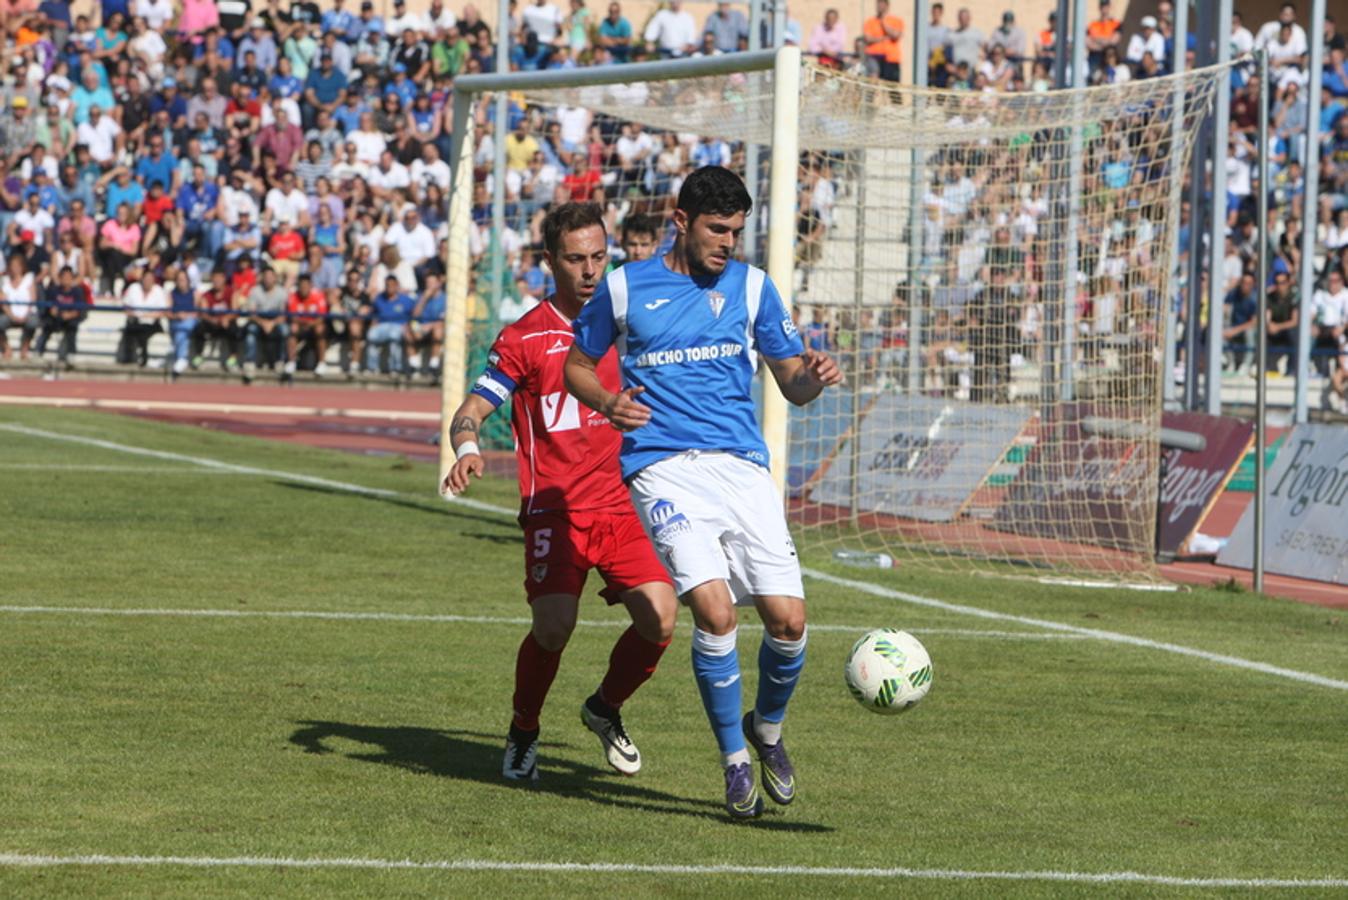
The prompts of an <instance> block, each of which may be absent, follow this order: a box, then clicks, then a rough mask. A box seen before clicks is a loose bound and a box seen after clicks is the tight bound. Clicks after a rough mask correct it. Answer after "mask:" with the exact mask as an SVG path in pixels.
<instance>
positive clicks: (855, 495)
mask: <svg viewBox="0 0 1348 900" xmlns="http://www.w3.org/2000/svg"><path fill="white" fill-rule="evenodd" d="M880 152H884V151H880ZM856 161H857V163H856V169H855V177H854V179H853V184H855V185H856V201H857V211H856V216H857V218H856V229H857V233H856V237H855V238H854V240H853V249H852V253H853V257H852V258H853V263H852V266H853V272H852V295H853V298H852V299H853V315H855V316H856V321H855V322H854V323H853V324H854V325H855V326H856V331H855V333H854V334H853V335H852V340H853V341H854V342H855V343H854V344H853V350H854V351H855V352H856V354H857V357H856V358H857V359H858V360H860V359H861V308H862V296H863V295H864V294H865V291H866V274H865V273H866V151H865V150H857V151H856ZM848 381H849V382H850V385H851V388H852V391H851V395H852V396H851V399H852V453H851V460H850V461H851V466H852V469H851V479H850V480H851V491H850V492H849V496H848V505H849V506H850V508H851V510H852V527H853V528H856V527H859V525H860V517H861V491H860V490H859V487H858V485H859V484H860V482H861V477H860V476H861V373H860V371H853V372H849V373H848Z"/></svg>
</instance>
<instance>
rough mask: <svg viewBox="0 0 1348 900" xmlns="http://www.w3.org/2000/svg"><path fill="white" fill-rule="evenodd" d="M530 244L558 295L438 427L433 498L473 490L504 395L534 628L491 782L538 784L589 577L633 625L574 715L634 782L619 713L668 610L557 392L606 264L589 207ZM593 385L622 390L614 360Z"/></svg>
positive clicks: (600, 457) (664, 586)
mask: <svg viewBox="0 0 1348 900" xmlns="http://www.w3.org/2000/svg"><path fill="white" fill-rule="evenodd" d="M543 243H544V259H546V260H547V262H548V265H549V266H550V267H551V269H552V274H553V278H554V279H555V280H556V282H557V292H556V293H555V294H553V295H552V296H551V297H548V298H547V299H545V300H544V301H543V302H542V303H540V304H538V305H537V306H536V307H534V308H533V309H531V310H530V311H529V312H527V313H526V314H525V315H524V316H523V317H522V318H521V319H520V320H519V321H518V322H515V323H514V324H513V325H508V326H506V327H505V328H504V329H502V331H501V333H500V335H499V336H498V337H497V338H496V343H495V344H493V345H492V350H491V354H490V355H489V357H488V366H487V368H486V371H485V372H483V374H482V377H481V378H479V379H478V380H477V383H476V384H475V385H474V387H473V390H472V393H470V394H469V395H468V397H467V398H466V399H465V400H464V401H463V403H462V404H461V405H460V406H459V408H458V409H457V410H456V411H455V412H454V415H453V417H452V419H451V420H450V432H449V439H450V442H451V443H452V444H453V447H454V453H455V456H456V457H457V458H458V461H457V462H456V463H455V464H454V467H453V468H452V469H451V470H450V472H449V475H447V476H446V478H445V484H444V487H445V488H447V489H448V490H450V491H452V492H453V493H455V494H460V493H463V491H464V490H466V489H467V487H468V483H469V477H470V476H474V477H478V478H480V477H482V470H483V461H482V455H481V453H480V452H479V449H478V446H477V435H478V430H479V428H480V427H481V424H482V421H483V420H484V419H485V418H487V416H489V415H491V414H492V413H493V412H494V411H495V410H496V408H497V407H498V406H500V405H501V404H502V403H503V402H505V400H506V398H508V397H510V396H512V395H513V396H514V403H513V404H512V406H511V421H510V424H511V428H512V429H513V431H514V433H515V444H516V451H515V454H516V458H517V461H518V465H519V481H520V524H521V526H523V528H524V589H525V593H526V595H527V596H528V599H529V604H530V607H531V609H532V612H533V627H532V628H531V629H530V631H529V634H528V635H526V636H525V638H524V642H523V643H522V644H521V645H520V649H519V655H518V657H517V658H516V662H515V696H514V708H515V714H514V719H513V721H512V722H511V725H510V733H509V737H508V738H507V740H506V751H505V761H504V763H503V765H502V774H503V775H504V776H505V777H506V778H509V779H530V780H532V779H537V778H538V769H537V765H536V757H537V748H538V728H539V722H538V717H539V713H540V711H541V710H542V708H543V701H544V700H545V698H546V697H547V694H548V689H549V688H550V687H551V686H552V681H553V678H554V677H555V676H556V674H557V665H558V663H559V662H560V661H561V655H562V650H563V649H564V648H565V647H566V643H567V640H568V639H570V637H571V632H572V630H573V629H574V628H575V626H576V615H577V611H578V609H579V604H580V594H581V591H582V589H583V588H584V586H585V578H586V575H587V574H588V573H589V571H590V570H591V569H598V570H599V574H600V575H601V576H602V577H603V579H604V583H605V587H604V590H603V591H601V594H602V595H603V597H604V599H605V600H607V601H608V602H609V603H610V604H615V603H622V604H623V605H624V606H626V607H627V611H628V613H629V614H630V615H631V617H632V625H631V627H629V628H628V629H627V630H626V631H625V632H623V635H622V637H620V638H618V642H617V643H616V644H615V645H614V647H613V652H612V653H611V654H610V656H609V666H608V671H607V673H606V674H605V675H604V679H603V681H602V682H601V683H600V685H599V689H598V690H597V691H595V692H594V693H593V694H592V695H591V696H590V697H589V699H587V700H586V701H585V703H584V704H583V705H582V706H581V710H580V715H581V720H582V721H583V722H584V723H585V725H586V726H587V727H588V728H589V729H590V730H591V731H593V732H594V733H595V734H596V735H598V737H599V742H600V744H601V745H602V746H603V748H604V754H605V756H606V758H607V759H608V762H609V765H611V766H613V768H615V769H617V770H618V771H619V772H622V773H623V774H625V775H634V774H636V772H637V770H639V769H640V768H641V754H640V753H639V752H638V751H637V748H636V745H635V744H633V743H632V740H631V738H629V737H628V735H627V731H626V729H625V728H624V726H623V721H622V715H621V713H620V708H621V707H622V704H623V702H624V701H626V700H627V698H628V697H630V696H631V695H632V694H633V693H634V692H635V691H636V689H637V688H638V687H640V686H641V685H642V684H643V683H644V682H645V681H646V680H647V679H648V678H650V676H651V674H652V673H653V672H654V671H655V667H656V664H657V663H658V662H659V660H660V656H661V655H662V654H663V653H664V652H665V648H666V647H667V646H669V640H670V636H671V634H672V633H673V630H674V619H675V616H676V614H677V610H678V601H677V599H676V598H675V596H674V587H673V584H672V583H671V582H670V580H669V575H668V574H667V573H666V572H665V569H664V566H663V565H662V564H661V562H660V560H659V558H658V557H657V556H656V555H655V551H654V549H653V548H652V547H651V544H650V541H649V540H648V539H647V537H646V533H645V531H644V530H643V529H642V526H641V522H640V520H639V519H637V516H636V512H635V510H633V509H632V501H631V499H630V498H629V496H628V493H627V488H626V487H625V486H624V485H623V483H622V476H621V474H620V471H619V468H618V448H619V446H620V445H621V443H622V435H621V434H620V433H619V432H618V431H617V430H615V429H614V428H613V427H612V426H610V425H609V423H608V420H607V419H605V418H604V417H603V416H602V415H600V414H599V413H596V412H592V411H590V410H589V409H586V408H585V407H583V406H581V405H580V404H579V403H577V402H576V399H575V398H574V397H572V396H571V395H570V394H568V393H567V392H566V386H565V385H564V384H563V374H562V367H563V364H564V363H565V362H566V356H567V352H568V351H569V350H570V349H571V338H572V336H571V321H572V319H574V318H575V317H576V315H577V314H578V313H579V312H580V309H581V307H582V306H583V305H584V304H585V302H586V301H587V300H589V299H590V296H591V295H592V294H593V293H594V289H595V288H596V287H597V286H598V284H599V280H600V279H601V278H602V277H603V276H604V269H605V265H606V263H607V261H608V235H607V233H606V232H605V229H604V219H603V211H602V210H601V209H600V208H599V207H598V206H597V205H595V204H591V203H567V204H563V205H562V206H559V207H557V208H556V209H554V210H552V211H551V212H549V213H548V216H547V218H546V219H544V221H543ZM598 373H599V377H600V379H601V380H602V381H603V382H604V383H605V384H606V385H608V387H609V390H611V391H613V392H615V393H617V392H618V391H619V390H621V384H620V382H619V375H618V359H617V355H616V353H615V352H610V353H609V354H608V355H607V356H606V357H605V358H604V359H602V360H600V362H599V365H598Z"/></svg>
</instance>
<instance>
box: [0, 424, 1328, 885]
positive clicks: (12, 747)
mask: <svg viewBox="0 0 1348 900" xmlns="http://www.w3.org/2000/svg"><path fill="white" fill-rule="evenodd" d="M89 441H94V442H98V441H102V442H113V443H115V444H116V445H118V446H117V447H112V446H108V445H107V444H106V443H104V444H102V445H100V444H97V443H89ZM133 451H135V452H133ZM434 477H435V476H434V473H433V471H432V470H431V469H430V467H427V466H422V465H413V464H409V463H407V462H405V461H402V460H393V459H387V458H384V459H379V458H366V457H359V456H354V455H341V454H336V453H331V452H324V451H316V450H311V449H305V448H300V447H295V446H291V445H281V444H275V443H264V442H261V441H257V440H253V439H248V438H242V437H236V436H231V435H223V434H218V433H208V432H202V431H198V430H194V429H190V428H185V427H179V426H167V425H161V424H154V423H148V422H142V421H139V420H136V419H131V418H119V417H113V416H105V415H100V414H94V413H73V412H72V413H67V412H52V411H45V410H4V411H2V412H0V485H3V490H0V521H2V522H3V528H0V658H2V659H3V660H4V665H3V673H4V674H3V680H0V896H15V897H17V896H33V895H70V894H95V895H99V896H138V897H139V896H158V895H164V896H183V895H193V896H235V895H238V896H257V895H276V894H281V895H288V896H294V895H300V896H315V897H318V896H331V895H349V896H371V895H384V894H407V895H453V896H470V895H486V894H488V893H495V894H498V895H503V894H505V892H514V891H528V892H531V893H535V894H540V895H544V896H553V895H581V894H594V893H596V892H599V891H604V892H606V893H609V894H612V895H618V894H632V895H637V896H645V895H662V896H703V895H730V894H735V895H747V896H783V895H785V896H796V895H813V894H829V895H834V896H848V895H860V894H863V893H866V894H871V893H874V892H877V891H884V892H886V893H890V892H893V891H900V892H906V893H915V894H920V895H947V894H949V895H980V896H996V897H1002V896H1011V895H1016V896H1019V895H1031V896H1038V895H1051V896H1063V895H1078V894H1104V895H1109V896H1119V895H1124V896H1155V895H1158V894H1171V893H1175V894H1178V893H1187V892H1192V891H1195V890H1203V889H1207V890H1208V891H1211V890H1213V889H1219V890H1220V889H1222V888H1223V887H1225V888H1227V889H1231V888H1239V887H1244V888H1247V889H1250V890H1254V891H1260V892H1262V891H1269V890H1273V889H1275V888H1279V887H1282V888H1295V887H1298V885H1295V884H1285V883H1284V882H1307V881H1313V882H1317V883H1314V884H1302V885H1299V887H1301V889H1303V890H1309V891H1312V892H1315V893H1320V894H1330V893H1335V892H1339V893H1342V892H1345V891H1348V622H1344V621H1342V620H1341V619H1340V618H1339V617H1338V616H1337V614H1334V613H1330V612H1327V611H1325V610H1323V609H1319V608H1315V607H1308V606H1302V605H1298V604H1293V603H1287V602H1280V601H1275V600H1269V599H1265V598H1259V597H1255V596H1252V595H1249V594H1240V593H1228V592H1221V591H1209V592H1204V591H1195V592H1192V593H1183V594H1146V593H1136V592H1128V591H1102V590H1081V589H1077V590H1073V589H1066V588H1048V587H1043V586H1038V585H1030V584H1025V583H1017V582H1002V581H993V580H988V579H969V578H961V577H957V576H955V575H918V574H913V573H909V572H905V571H903V570H897V571H889V572H876V573H874V574H871V573H870V572H869V571H867V572H859V571H858V570H855V569H842V568H835V567H834V565H833V563H832V562H831V560H829V559H827V558H826V557H822V556H818V557H816V556H811V555H810V554H808V553H807V554H806V555H805V559H804V562H805V563H806V565H807V566H808V567H809V571H811V572H815V573H818V576H826V577H833V578H838V577H841V578H843V579H857V578H864V579H865V580H866V581H868V582H871V583H872V584H873V585H878V586H879V588H878V590H880V591H881V592H883V591H889V594H888V595H879V594H877V593H873V592H870V593H868V592H866V591H863V590H860V589H858V588H857V587H855V586H847V585H844V584H840V583H837V582H836V581H830V580H824V578H822V577H817V576H811V577H808V578H807V581H806V588H807V591H808V592H809V594H810V596H809V602H810V610H811V621H812V629H813V630H812V632H811V642H810V649H809V653H810V663H809V665H808V666H807V669H806V675H805V678H804V679H803V682H802V685H801V688H800V690H799V692H798V693H797V695H796V699H795V701H793V705H792V710H791V716H790V718H789V720H788V726H787V732H786V733H787V736H788V739H789V742H790V746H791V748H792V751H793V755H794V757H795V760H796V763H797V767H798V770H799V773H800V774H799V779H800V798H799V799H798V801H797V803H796V804H795V805H793V806H792V807H790V808H789V809H786V810H780V809H769V812H768V815H767V816H766V817H765V818H763V819H762V820H759V821H757V822H755V823H751V824H732V823H729V822H727V821H726V820H725V819H724V817H723V815H722V813H721V811H720V799H721V798H720V794H721V789H722V784H721V776H720V771H719V768H718V766H717V756H716V752H715V746H714V743H713V741H712V739H711V736H710V733H709V731H708V729H707V726H706V722H705V719H704V716H703V713H702V709H701V706H700V704H699V702H698V700H697V696H696V689H695V687H694V684H693V680H692V675H691V673H690V666H689V662H688V643H687V641H688V635H689V628H688V623H687V618H686V614H685V617H684V618H683V619H682V620H681V622H680V627H679V630H678V632H677V633H676V636H675V645H674V647H673V648H672V650H671V652H670V653H669V654H668V655H667V657H666V660H665V663H664V664H663V666H662V668H661V670H660V672H658V673H657V675H656V677H655V678H654V679H653V680H652V681H651V682H650V683H649V684H648V685H647V686H646V687H644V688H643V689H642V691H641V692H640V693H638V694H637V696H636V697H635V698H633V700H632V702H631V703H630V704H629V706H628V708H627V710H626V719H627V722H628V724H629V727H630V730H631V732H632V734H633V736H634V738H635V739H636V740H637V741H638V743H639V744H640V746H641V749H642V753H643V756H644V758H645V767H644V769H643V771H642V772H641V774H640V775H639V776H638V777H636V778H634V779H624V778H621V777H620V776H618V775H616V774H612V773H611V772H609V771H608V770H607V768H606V767H605V766H604V764H603V760H602V757H601V755H600V752H599V748H598V743H597V742H596V741H594V739H593V737H592V736H591V735H590V734H589V733H588V732H587V731H585V730H584V729H583V727H582V726H581V725H580V723H579V721H578V717H577V710H578V707H579V704H580V702H581V700H582V699H583V698H584V697H585V696H586V695H587V694H588V693H589V691H590V690H591V689H592V688H593V686H594V684H595V683H596V681H597V679H598V678H599V676H600V674H601V673H602V668H603V665H604V661H605V659H606V657H607V652H608V647H609V645H610V644H611V642H612V640H613V639H614V638H615V637H616V636H617V634H618V629H619V627H620V625H621V619H620V618H619V617H618V615H617V614H615V613H614V612H612V611H610V610H608V609H606V608H605V607H604V606H603V604H602V602H600V601H599V600H598V598H597V596H595V595H594V594H593V593H591V595H590V596H588V597H587V598H586V600H585V602H584V605H583V609H582V618H583V619H584V620H585V624H584V626H583V627H581V628H578V629H577V632H576V635H575V637H574V639H573V642H572V644H571V646H570V647H569V648H568V650H567V653H566V656H565V657H564V660H563V663H562V670H561V674H560V676H559V678H558V680H557V683H556V686H555V687H554V689H553V693H552V695H551V698H550V704H549V707H548V709H547V710H546V711H545V714H544V721H543V728H544V732H543V740H544V747H543V751H542V754H541V759H540V763H541V769H542V773H543V780H542V781H541V783H540V784H539V786H538V787H537V788H536V789H527V788H520V787H516V786H513V785H508V784H506V783H503V782H502V781H501V780H500V777H499V768H500V754H501V747H502V744H503V732H504V728H505V726H506V724H507V716H508V710H509V698H510V691H511V679H512V672H513V655H514V650H515V647H516V646H517V645H518V642H519V639H520V637H521V636H522V634H523V631H524V627H525V626H524V624H523V623H524V621H525V619H524V617H525V615H526V609H525V606H524V603H523V600H522V597H521V590H520V584H519V583H520V580H521V578H522V571H521V564H520V555H521V552H522V546H521V541H520V538H519V534H518V528H517V525H516V524H515V523H514V521H513V520H512V518H511V516H510V515H509V514H502V513H501V512H500V511H499V510H500V509H507V510H508V508H510V507H512V506H513V505H514V487H513V485H512V484H510V483H507V482H502V481H484V482H482V483H481V484H479V485H475V486H474V489H473V497H474V499H475V500H477V501H480V503H481V504H483V505H481V506H478V507H474V508H470V507H467V506H464V505H461V504H449V503H445V502H444V501H441V500H438V499H436V498H435V497H434V496H433V494H432V493H431V487H432V484H433V481H434ZM868 590H870V591H874V590H876V589H875V588H868ZM903 595H911V596H913V597H917V598H925V599H926V600H928V601H938V603H939V604H945V605H932V604H931V603H926V604H925V605H924V604H918V603H914V602H910V601H908V600H905V599H903ZM954 605H961V606H965V607H974V608H977V609H978V610H982V611H985V612H992V613H1000V614H1004V615H1005V616H1008V617H1023V618H1022V619H1019V620H1018V619H1014V618H1002V619H993V618H987V617H985V616H979V615H974V614H971V613H970V612H969V611H968V610H960V609H957V608H955V606H954ZM1027 619H1036V620H1044V621H1045V622H1046V623H1054V624H1055V625H1056V626H1059V627H1049V626H1048V625H1045V624H1039V625H1036V624H1033V623H1031V622H1029V621H1026V620H1027ZM878 626H896V627H902V628H906V629H909V630H911V631H913V632H915V633H916V634H918V636H919V637H921V638H922V640H923V641H924V643H925V644H926V645H927V647H928V648H929V650H930V651H931V655H932V658H933V660H934V666H935V679H934V683H933V688H932V691H931V694H930V695H929V696H928V698H927V699H926V700H925V701H924V703H923V704H922V706H920V707H919V708H917V709H916V710H914V711H913V712H911V713H910V714H908V715H905V716H901V717H898V718H884V717H880V716H874V715H871V714H869V713H867V712H865V711H864V710H862V709H861V708H860V707H858V706H857V705H856V704H855V703H853V701H852V700H851V699H850V698H849V697H848V695H847V692H846V690H845V688H844V686H843V684H842V679H841V669H842V661H843V657H844V655H845V653H846V651H847V649H848V647H849V646H850V645H851V643H852V641H853V640H854V639H855V638H856V636H858V635H859V634H860V633H862V632H863V631H865V630H867V629H870V628H873V627H878ZM1085 629H1090V630H1092V631H1089V632H1087V631H1085ZM745 632H746V634H745V635H744V638H745V639H743V640H741V654H742V656H743V657H744V660H745V662H746V666H745V681H746V685H745V688H746V696H752V694H751V691H752V689H753V686H754V666H752V665H748V663H750V662H751V661H752V659H753V656H754V654H755V653H756V649H757V633H758V632H757V629H756V628H749V629H745ZM1120 636H1128V637H1132V638H1140V639H1143V640H1144V642H1153V643H1151V644H1146V645H1141V646H1139V645H1135V644H1127V643H1122V642H1121V638H1120ZM1159 644H1165V645H1176V646H1158V645H1159ZM1183 650H1195V651H1201V652H1202V653H1206V654H1209V655H1208V656H1195V655H1185V653H1183V652H1179V651H1183ZM1214 656H1229V657H1235V658H1237V659H1235V660H1234V664H1233V661H1232V660H1225V661H1223V660H1222V659H1218V658H1214ZM1242 661H1249V662H1255V663H1262V664H1266V665H1268V666H1271V667H1277V670H1276V671H1257V670H1254V669H1251V668H1249V667H1243V668H1242V667H1241V665H1242ZM89 857H106V859H102V860H93V859H89ZM166 857H168V858H174V859H165V858H166ZM226 861H231V862H226ZM301 862H302V863H303V864H300V863H301ZM596 864H601V865H596ZM685 866H686V867H693V868H691V869H687V870H681V869H679V868H678V867H685ZM642 867H653V868H642ZM1119 873H1136V874H1135V875H1133V876H1124V875H1122V874H1119ZM1088 876H1089V877H1088ZM1092 879H1094V880H1092Z"/></svg>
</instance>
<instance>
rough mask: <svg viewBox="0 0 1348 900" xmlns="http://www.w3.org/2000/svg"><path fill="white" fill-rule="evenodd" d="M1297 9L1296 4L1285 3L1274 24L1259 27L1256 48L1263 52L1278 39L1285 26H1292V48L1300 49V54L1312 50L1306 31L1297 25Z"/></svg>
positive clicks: (1298, 51)
mask: <svg viewBox="0 0 1348 900" xmlns="http://www.w3.org/2000/svg"><path fill="white" fill-rule="evenodd" d="M1296 19H1297V8H1296V4H1294V3H1284V4H1283V5H1282V8H1281V9H1279V10H1278V18H1276V19H1274V20H1273V21H1272V22H1265V23H1264V24H1263V25H1261V26H1260V27H1259V33H1258V34H1256V35H1255V36H1254V48H1255V49H1256V50H1262V49H1264V47H1266V46H1268V44H1269V43H1271V42H1272V41H1275V40H1277V39H1278V32H1279V30H1280V29H1281V28H1282V26H1284V25H1290V26H1291V28H1292V34H1291V38H1290V41H1291V46H1292V47H1293V48H1299V49H1297V50H1296V52H1297V53H1298V54H1304V53H1306V52H1307V50H1308V49H1309V48H1310V44H1308V43H1307V42H1306V29H1304V28H1302V27H1301V26H1300V25H1298V24H1297V21H1296Z"/></svg>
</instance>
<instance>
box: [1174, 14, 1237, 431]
mask: <svg viewBox="0 0 1348 900" xmlns="http://www.w3.org/2000/svg"><path fill="white" fill-rule="evenodd" d="M1217 8H1218V12H1217V21H1218V22H1219V23H1229V22H1230V21H1231V0H1218V2H1217ZM1227 27H1229V25H1223V26H1222V27H1220V28H1218V29H1217V34H1216V35H1215V38H1216V44H1217V47H1216V49H1217V64H1218V65H1223V66H1224V65H1226V64H1227V63H1229V62H1230V61H1231V41H1230V39H1229V37H1228V36H1227V35H1226V34H1224V33H1223V32H1224V30H1225V29H1226V28H1227ZM1183 53H1184V45H1182V44H1176V45H1175V56H1176V57H1179V56H1182V55H1183ZM1221 79H1222V83H1221V87H1219V88H1218V89H1217V110H1216V113H1215V114H1214V116H1213V125H1214V127H1213V139H1212V154H1211V157H1212V222H1211V225H1212V232H1211V235H1210V237H1209V238H1208V253H1209V257H1208V259H1209V260H1210V261H1209V263H1208V365H1207V368H1208V377H1207V388H1208V390H1207V411H1208V415H1212V416H1220V415H1221V414H1222V331H1223V329H1224V326H1225V324H1226V322H1225V319H1226V316H1225V313H1224V310H1223V305H1224V301H1225V299H1226V292H1225V291H1224V290H1223V285H1222V283H1221V274H1222V263H1223V262H1225V260H1226V146H1227V141H1228V138H1229V136H1230V134H1231V73H1230V70H1228V71H1226V72H1225V73H1223V75H1222V76H1221Z"/></svg>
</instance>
